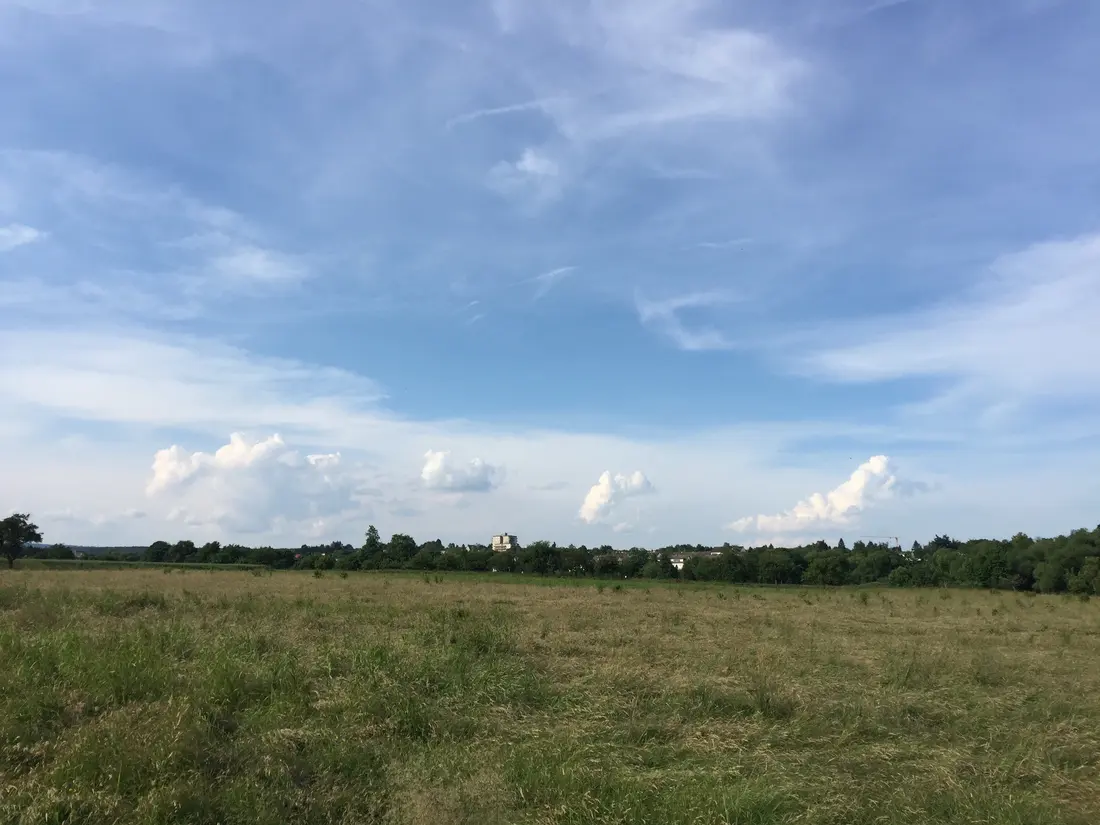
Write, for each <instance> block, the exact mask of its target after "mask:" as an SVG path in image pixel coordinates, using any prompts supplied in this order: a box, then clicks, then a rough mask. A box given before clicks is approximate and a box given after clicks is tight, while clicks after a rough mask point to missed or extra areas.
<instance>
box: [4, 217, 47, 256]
mask: <svg viewBox="0 0 1100 825" xmlns="http://www.w3.org/2000/svg"><path fill="white" fill-rule="evenodd" d="M44 237H45V233H44V232H40V231H39V230H37V229H35V228H34V227H33V226H24V225H23V224H21V223H13V224H10V225H8V226H0V252H8V251H10V250H12V249H15V248H16V247H19V246H26V245H27V244H30V243H34V242H35V241H40V240H42V238H44Z"/></svg>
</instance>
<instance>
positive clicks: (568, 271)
mask: <svg viewBox="0 0 1100 825" xmlns="http://www.w3.org/2000/svg"><path fill="white" fill-rule="evenodd" d="M576 270H577V268H576V267H575V266H559V267H558V268H557V269H551V270H550V271H549V272H543V273H541V274H540V275H536V276H535V277H534V281H535V283H536V284H537V285H538V287H537V289H536V290H535V300H536V301H537V300H539V299H540V298H545V297H546V296H547V295H548V294H550V290H552V289H553V288H554V287H555V286H557V285H558V284H559V283H561V282H562V281H563V280H565V279H566V278H568V277H569V276H570V275H572V274H573V273H574V272H575V271H576Z"/></svg>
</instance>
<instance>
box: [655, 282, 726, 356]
mask: <svg viewBox="0 0 1100 825" xmlns="http://www.w3.org/2000/svg"><path fill="white" fill-rule="evenodd" d="M734 300H735V297H734V296H733V295H732V294H730V293H728V292H694V293H691V294H688V295H678V296H676V297H674V298H668V299H665V300H663V301H647V300H645V299H643V298H641V297H637V298H636V299H635V303H636V307H637V310H638V319H639V320H640V321H641V322H642V324H643V325H645V326H648V327H650V328H652V329H654V330H656V331H658V332H660V333H661V334H662V335H664V336H666V337H667V338H669V339H670V340H671V341H672V342H673V343H674V344H675V345H676V346H677V347H679V348H680V349H682V350H687V351H700V350H722V349H730V348H731V347H732V346H733V342H732V341H731V340H730V339H729V338H728V337H727V336H726V334H725V333H724V332H722V331H721V330H720V329H717V328H714V327H708V326H705V325H703V326H694V325H689V324H688V323H687V322H686V321H685V320H684V319H683V318H682V317H681V315H682V314H683V313H684V311H685V310H694V309H707V308H710V307H716V306H721V305H724V304H728V303H730V302H732V301H734Z"/></svg>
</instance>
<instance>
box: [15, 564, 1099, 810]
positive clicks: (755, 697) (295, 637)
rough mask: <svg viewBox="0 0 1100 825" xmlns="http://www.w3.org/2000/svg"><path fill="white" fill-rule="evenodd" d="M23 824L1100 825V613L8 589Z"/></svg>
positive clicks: (382, 589) (386, 582) (274, 584)
mask: <svg viewBox="0 0 1100 825" xmlns="http://www.w3.org/2000/svg"><path fill="white" fill-rule="evenodd" d="M0 822H3V823H27V825H29V824H30V823H89V824H90V825H95V823H135V824H136V823H142V824H144V823H286V822H290V823H387V824H388V823H394V824H395V825H397V824H399V823H410V824H416V823H440V825H448V823H490V824H491V823H531V824H532V825H535V824H536V823H537V824H538V825H548V824H549V823H569V824H570V825H573V824H575V825H582V824H583V825H587V824H588V823H623V824H624V825H625V823H671V824H672V825H677V823H683V825H688V823H691V825H709V824H710V823H746V824H748V823H761V825H763V824H764V823H810V824H812V825H818V824H820V825H825V824H826V823H829V824H830V825H831V824H834V823H835V825H841V823H845V824H847V823H855V824H856V825H859V824H860V823H867V825H871V823H884V824H885V825H890V824H891V823H914V822H920V823H923V822H929V823H964V822H965V823H1018V824H1019V825H1023V824H1024V823H1028V824H1029V825H1048V824H1049V825H1078V824H1080V825H1084V823H1095V822H1100V600H1095V599H1094V600H1092V601H1090V602H1085V601H1081V600H1078V599H1076V598H1071V597H1046V596H1022V595H1015V594H1011V593H986V592H976V591H943V592H935V591H899V590H867V589H863V590H859V591H853V590H836V591H826V590H796V589H791V590H775V591H772V590H766V589H759V588H757V589H751V590H750V589H745V588H732V587H718V586H713V585H711V586H705V587H704V586H695V587H690V588H680V587H676V586H669V585H655V586H652V587H644V586H635V587H629V588H623V589H621V590H616V589H614V588H613V587H607V588H604V589H603V591H600V590H598V589H596V588H591V587H569V586H562V587H547V586H541V583H540V586H532V585H531V584H529V583H515V582H514V581H486V580H484V579H475V578H469V577H466V578H445V577H439V576H432V577H430V578H429V579H428V580H427V581H425V580H423V578H422V577H415V576H408V575H394V576H390V575H379V574H352V575H350V576H348V577H346V578H341V577H338V576H335V575H326V576H324V577H322V578H314V577H313V576H311V575H309V574H303V573H278V574H273V575H267V574H265V575H254V574H252V573H242V572H225V571H200V570H186V571H171V572H170V573H169V574H167V575H165V574H164V573H163V572H162V571H161V570H143V569H130V570H107V569H83V570H81V569H79V568H76V569H69V570H67V571H64V572H62V571H50V570H34V569H27V570H15V571H10V572H8V571H5V572H3V573H0Z"/></svg>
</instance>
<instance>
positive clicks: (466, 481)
mask: <svg viewBox="0 0 1100 825" xmlns="http://www.w3.org/2000/svg"><path fill="white" fill-rule="evenodd" d="M500 475H501V470H500V468H499V467H494V466H493V465H491V464H486V463H485V462H484V461H482V460H481V459H480V458H475V459H473V460H472V461H470V462H469V463H468V464H459V463H458V462H456V461H455V460H454V459H453V458H451V454H450V453H449V452H445V451H439V452H437V451H435V450H428V452H426V453H424V469H423V470H421V471H420V479H421V481H423V482H424V486H425V487H427V488H428V489H429V490H441V491H444V492H448V493H484V492H487V491H489V490H491V489H493V488H494V487H495V486H496V485H497V484H498V483H499V480H500Z"/></svg>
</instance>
